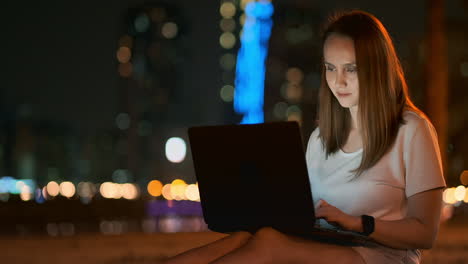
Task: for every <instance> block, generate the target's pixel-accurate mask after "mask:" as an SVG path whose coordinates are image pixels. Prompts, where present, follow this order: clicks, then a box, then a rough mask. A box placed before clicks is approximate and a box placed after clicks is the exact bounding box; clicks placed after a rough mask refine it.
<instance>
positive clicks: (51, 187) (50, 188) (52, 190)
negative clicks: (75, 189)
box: [47, 181, 60, 197]
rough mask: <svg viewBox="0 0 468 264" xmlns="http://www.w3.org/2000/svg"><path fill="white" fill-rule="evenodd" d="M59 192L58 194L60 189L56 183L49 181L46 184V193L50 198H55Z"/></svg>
mask: <svg viewBox="0 0 468 264" xmlns="http://www.w3.org/2000/svg"><path fill="white" fill-rule="evenodd" d="M59 192H60V187H59V185H58V183H56V182H55V181H51V182H49V183H47V193H48V194H49V195H50V196H52V197H55V196H57V195H58V194H59Z"/></svg>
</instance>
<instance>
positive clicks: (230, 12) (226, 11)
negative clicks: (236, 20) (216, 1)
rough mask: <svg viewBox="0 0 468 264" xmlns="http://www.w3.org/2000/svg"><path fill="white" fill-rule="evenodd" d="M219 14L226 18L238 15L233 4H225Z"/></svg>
mask: <svg viewBox="0 0 468 264" xmlns="http://www.w3.org/2000/svg"><path fill="white" fill-rule="evenodd" d="M219 13H220V14H221V16H223V17H224V18H231V17H233V16H234V15H235V14H236V6H235V5H234V4H233V3H231V2H224V3H223V4H221V7H220V8H219Z"/></svg>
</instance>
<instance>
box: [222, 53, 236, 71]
mask: <svg viewBox="0 0 468 264" xmlns="http://www.w3.org/2000/svg"><path fill="white" fill-rule="evenodd" d="M219 64H220V65H221V68H223V69H224V70H226V71H230V70H232V69H234V67H235V66H236V56H235V55H234V54H232V53H226V54H224V55H223V56H221V58H220V59H219Z"/></svg>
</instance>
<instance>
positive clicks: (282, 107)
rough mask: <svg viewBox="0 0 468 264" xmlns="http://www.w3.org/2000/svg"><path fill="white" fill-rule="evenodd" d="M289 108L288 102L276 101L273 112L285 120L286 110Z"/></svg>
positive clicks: (278, 117)
mask: <svg viewBox="0 0 468 264" xmlns="http://www.w3.org/2000/svg"><path fill="white" fill-rule="evenodd" d="M287 109H288V104H287V103H285V102H279V103H276V104H275V106H274V107H273V114H274V116H275V117H276V118H277V119H280V120H284V119H286V110H287Z"/></svg>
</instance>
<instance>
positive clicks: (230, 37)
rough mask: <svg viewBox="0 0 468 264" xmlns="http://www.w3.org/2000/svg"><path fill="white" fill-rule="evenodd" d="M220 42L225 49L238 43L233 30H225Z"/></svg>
mask: <svg viewBox="0 0 468 264" xmlns="http://www.w3.org/2000/svg"><path fill="white" fill-rule="evenodd" d="M219 44H220V45H221V47H223V48H225V49H231V48H233V47H234V45H236V36H235V35H234V34H232V33H231V32H224V33H223V34H221V37H219Z"/></svg>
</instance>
